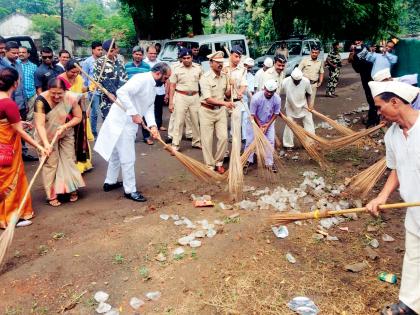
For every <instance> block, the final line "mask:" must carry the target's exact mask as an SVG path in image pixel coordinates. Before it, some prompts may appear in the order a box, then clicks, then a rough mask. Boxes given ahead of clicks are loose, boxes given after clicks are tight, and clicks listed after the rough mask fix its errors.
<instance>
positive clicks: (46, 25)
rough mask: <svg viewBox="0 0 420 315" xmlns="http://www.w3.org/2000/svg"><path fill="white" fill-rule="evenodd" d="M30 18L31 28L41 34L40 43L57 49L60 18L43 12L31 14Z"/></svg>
mask: <svg viewBox="0 0 420 315" xmlns="http://www.w3.org/2000/svg"><path fill="white" fill-rule="evenodd" d="M31 19H32V22H33V26H32V28H33V30H34V31H36V32H39V33H40V34H41V45H42V46H48V47H51V48H52V49H57V48H58V47H59V41H58V40H57V30H58V29H59V27H60V19H58V18H57V17H55V16H49V15H44V14H36V15H33V16H32V17H31Z"/></svg>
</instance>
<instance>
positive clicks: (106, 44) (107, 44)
mask: <svg viewBox="0 0 420 315" xmlns="http://www.w3.org/2000/svg"><path fill="white" fill-rule="evenodd" d="M111 44H112V39H108V40H106V41H104V42H103V43H102V48H103V49H104V50H105V51H108V50H109V49H110V48H115V42H114V44H113V45H112V47H111Z"/></svg>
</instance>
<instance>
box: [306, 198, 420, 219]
mask: <svg viewBox="0 0 420 315" xmlns="http://www.w3.org/2000/svg"><path fill="white" fill-rule="evenodd" d="M419 206H420V201H419V202H400V203H389V204H384V205H380V206H379V207H378V208H379V209H380V210H387V209H400V208H408V207H419ZM317 211H318V213H319V210H317ZM317 211H314V216H316V214H315V213H316V212H317ZM366 211H367V208H366V207H362V208H352V209H344V210H334V211H328V212H327V213H328V215H340V214H347V213H355V212H366ZM319 214H320V213H319ZM320 217H322V215H321V216H320Z"/></svg>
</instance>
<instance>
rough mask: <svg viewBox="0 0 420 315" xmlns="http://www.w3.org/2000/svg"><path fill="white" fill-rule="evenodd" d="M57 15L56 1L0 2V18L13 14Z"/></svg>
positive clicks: (16, 0)
mask: <svg viewBox="0 0 420 315" xmlns="http://www.w3.org/2000/svg"><path fill="white" fill-rule="evenodd" d="M14 12H22V13H26V14H58V13H59V7H58V1H55V0H15V1H8V0H0V18H3V17H4V16H6V15H8V14H11V13H14Z"/></svg>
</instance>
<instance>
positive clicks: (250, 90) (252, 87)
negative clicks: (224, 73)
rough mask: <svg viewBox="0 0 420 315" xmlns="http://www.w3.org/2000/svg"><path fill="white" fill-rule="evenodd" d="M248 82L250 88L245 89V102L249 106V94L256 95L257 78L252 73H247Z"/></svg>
mask: <svg viewBox="0 0 420 315" xmlns="http://www.w3.org/2000/svg"><path fill="white" fill-rule="evenodd" d="M246 82H247V83H248V87H247V88H246V89H245V92H244V95H243V100H244V102H245V103H246V104H248V103H249V102H248V94H249V93H251V95H253V94H254V93H255V77H254V75H253V74H252V73H251V72H247V74H246ZM244 110H245V109H244Z"/></svg>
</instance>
